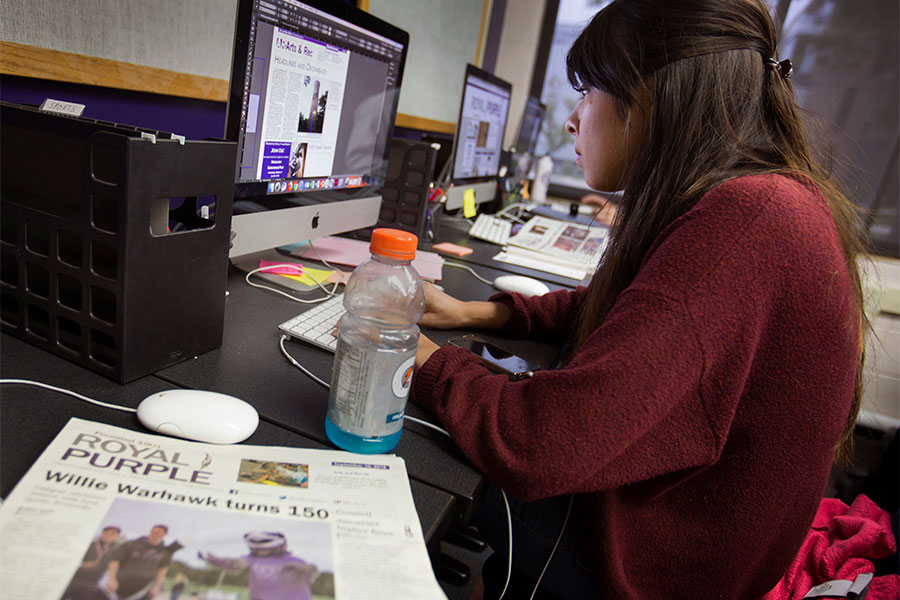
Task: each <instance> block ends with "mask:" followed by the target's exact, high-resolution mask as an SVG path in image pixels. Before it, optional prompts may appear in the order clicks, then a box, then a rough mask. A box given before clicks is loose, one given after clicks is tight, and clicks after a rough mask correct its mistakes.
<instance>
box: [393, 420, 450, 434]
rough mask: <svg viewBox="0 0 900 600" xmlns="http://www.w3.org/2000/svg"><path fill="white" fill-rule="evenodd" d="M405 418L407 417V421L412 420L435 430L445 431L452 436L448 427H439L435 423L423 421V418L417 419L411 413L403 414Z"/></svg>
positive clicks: (444, 432)
mask: <svg viewBox="0 0 900 600" xmlns="http://www.w3.org/2000/svg"><path fill="white" fill-rule="evenodd" d="M403 418H404V419H406V420H407V421H412V422H413V423H418V424H419V425H424V426H425V427H428V428H430V429H434V430H435V431H437V432H439V433H443V434H444V435H446V436H447V437H450V434H449V433H447V430H446V429H441V428H440V427H438V426H437V425H434V424H433V423H429V422H428V421H423V420H422V419H417V418H415V417H411V416H409V415H403Z"/></svg>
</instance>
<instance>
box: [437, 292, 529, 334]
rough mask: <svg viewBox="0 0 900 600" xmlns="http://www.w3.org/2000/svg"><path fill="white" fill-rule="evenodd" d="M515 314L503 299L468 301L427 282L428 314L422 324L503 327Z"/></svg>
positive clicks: (449, 326) (450, 326)
mask: <svg viewBox="0 0 900 600" xmlns="http://www.w3.org/2000/svg"><path fill="white" fill-rule="evenodd" d="M511 314H512V309H510V308H509V307H508V306H506V305H505V304H500V303H499V302H464V301H462V300H457V299H456V298H454V297H453V296H450V295H449V294H446V293H444V292H442V291H441V290H439V289H438V288H436V287H435V286H433V285H431V284H430V283H428V282H426V283H425V314H424V315H422V318H421V319H420V320H419V325H424V326H425V327H434V328H435V329H457V328H460V327H477V328H479V329H499V328H500V327H502V326H503V325H504V324H505V323H506V321H508V320H509V317H510V315H511Z"/></svg>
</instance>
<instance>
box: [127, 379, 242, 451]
mask: <svg viewBox="0 0 900 600" xmlns="http://www.w3.org/2000/svg"><path fill="white" fill-rule="evenodd" d="M137 417H138V420H139V421H140V422H141V423H143V425H144V426H145V427H147V428H148V429H150V430H152V431H154V432H156V433H164V434H167V435H172V436H176V437H182V438H186V439H189V440H196V441H198V442H208V443H210V444H236V443H238V442H242V441H244V440H245V439H247V438H248V437H250V435H251V434H252V433H253V432H254V431H256V427H257V425H259V414H257V412H256V409H255V408H253V407H252V406H250V405H249V404H247V403H246V402H244V401H243V400H240V399H238V398H235V397H234V396H229V395H227V394H219V393H218V392H204V391H200V390H167V391H165V392H157V393H156V394H152V395H150V396H147V397H146V398H144V400H143V401H141V403H140V404H139V405H138V408H137Z"/></svg>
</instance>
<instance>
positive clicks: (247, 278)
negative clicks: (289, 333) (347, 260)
mask: <svg viewBox="0 0 900 600" xmlns="http://www.w3.org/2000/svg"><path fill="white" fill-rule="evenodd" d="M284 267H290V268H294V269H299V270H300V272H301V274H303V266H302V265H298V264H295V263H280V264H277V265H266V266H265V267H259V268H258V269H253V270H252V271H248V272H247V275H245V276H244V280H245V281H246V282H247V285H249V286H250V287H255V288H259V289H261V290H268V291H270V292H275V293H276V294H281V295H282V296H284V297H286V298H290V299H291V300H293V301H294V302H301V303H303V304H318V303H319V302H324V301H325V300H327V299H328V298H330V297H331V296H334V295H335V293H336V291H337V287H338V284H337V283H335V284H334V286H333V287H332V288H331V289H330V290H329V289H328V288H326V287H325V286H324V285H323V284H322V283H321V282H320V281H319V280H318V279H316V278H315V277H313V276H312V275H310V274H309V273H305V275H306V276H307V277H309V278H310V279H312V280H313V283H315V284H316V285H317V286H319V287H320V288H321V289H322V290H323V291H324V292H325V294H326V296H325V297H324V298H316V299H315V300H304V299H303V298H297V297H296V296H294V295H292V294H289V293H287V292H285V291H283V290H279V289H276V288H273V287H269V286H268V285H262V284H260V283H253V282H252V281H250V276H251V275H255V274H256V273H259V272H260V271H270V270H272V269H280V268H284Z"/></svg>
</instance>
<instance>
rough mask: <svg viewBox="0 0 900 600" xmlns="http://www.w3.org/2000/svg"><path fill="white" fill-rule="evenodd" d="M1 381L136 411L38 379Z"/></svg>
mask: <svg viewBox="0 0 900 600" xmlns="http://www.w3.org/2000/svg"><path fill="white" fill-rule="evenodd" d="M3 383H19V384H22V385H33V386H36V387H40V388H44V389H48V390H51V391H53V392H59V393H60V394H66V395H67V396H73V397H75V398H78V399H79V400H83V401H85V402H90V403H91V404H96V405H97V406H102V407H103V408H112V409H115V410H121V411H124V412H132V413H136V412H137V409H136V408H131V407H130V406H119V405H118V404H109V403H107V402H101V401H99V400H94V399H93V398H88V397H87V396H82V395H81V394H79V393H77V392H73V391H72V390H67V389H65V388H59V387H56V386H55V385H49V384H46V383H41V382H40V381H31V380H30V379H0V384H3Z"/></svg>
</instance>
